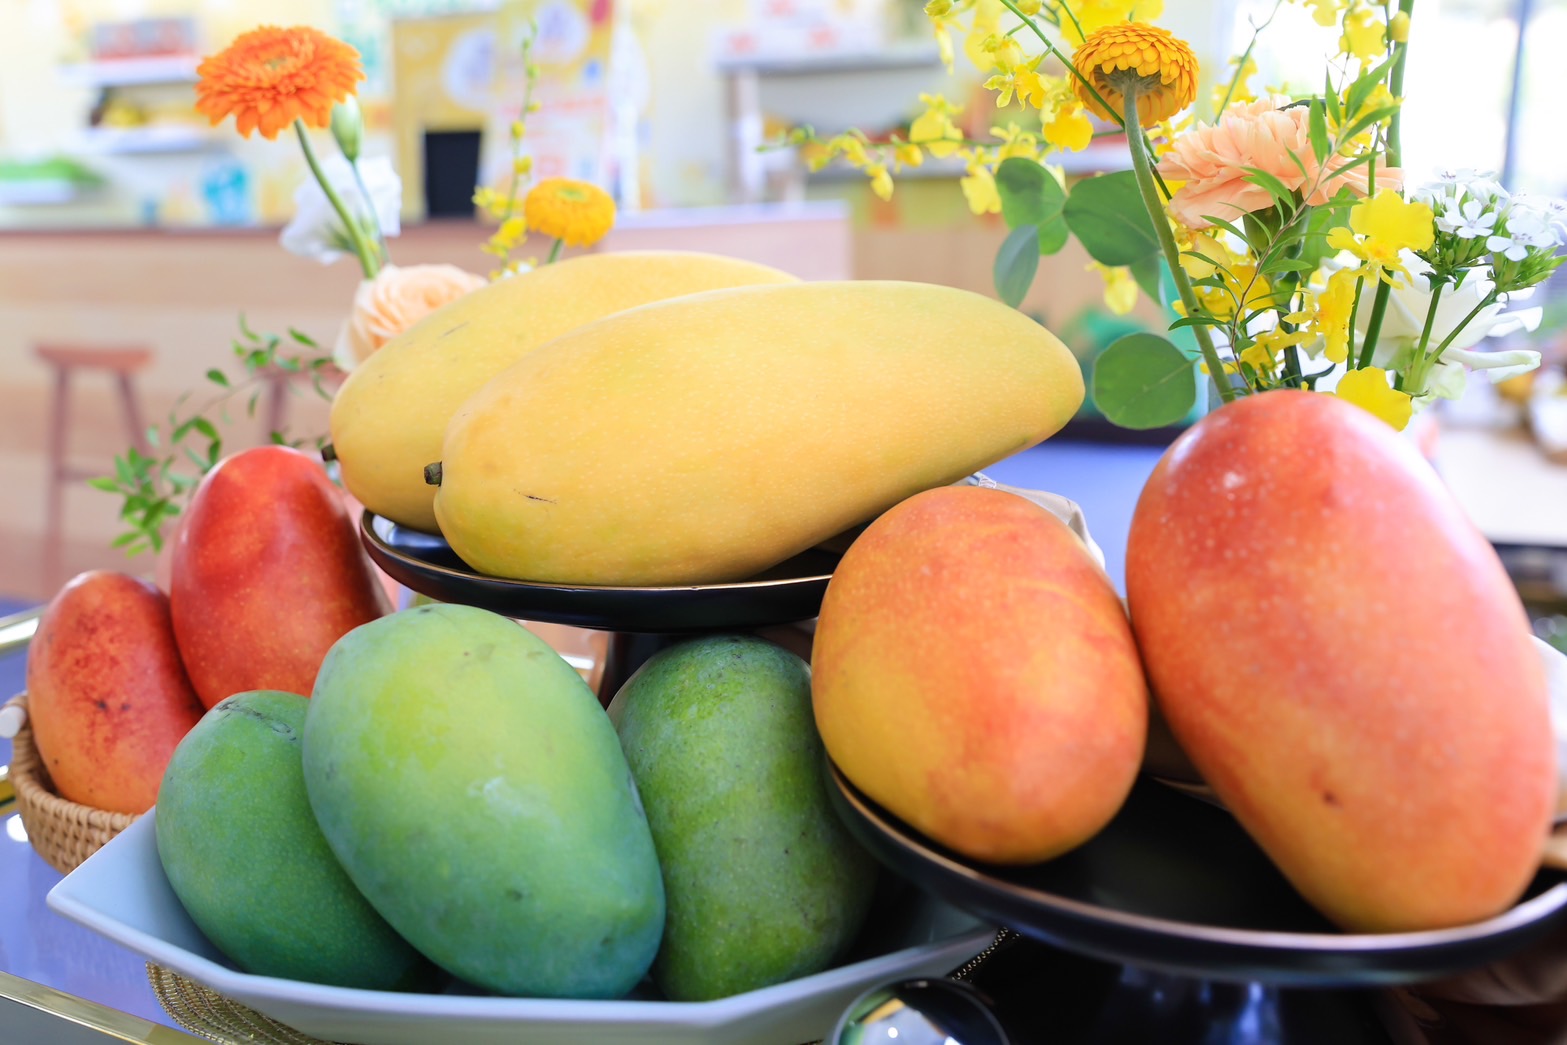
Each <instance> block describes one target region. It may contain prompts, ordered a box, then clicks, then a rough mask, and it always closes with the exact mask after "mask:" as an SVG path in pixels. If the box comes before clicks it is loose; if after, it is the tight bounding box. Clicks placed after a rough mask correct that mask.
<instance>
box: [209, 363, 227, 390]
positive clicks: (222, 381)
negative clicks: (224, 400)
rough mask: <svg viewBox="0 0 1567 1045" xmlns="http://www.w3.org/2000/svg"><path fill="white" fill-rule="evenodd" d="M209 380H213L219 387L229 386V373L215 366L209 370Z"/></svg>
mask: <svg viewBox="0 0 1567 1045" xmlns="http://www.w3.org/2000/svg"><path fill="white" fill-rule="evenodd" d="M207 380H208V381H211V382H212V383H213V384H215V385H217V386H218V387H219V388H227V387H228V386H229V379H228V375H227V374H225V373H224V372H223V371H221V370H219V369H218V368H217V367H213V368H212V369H211V370H208V371H207Z"/></svg>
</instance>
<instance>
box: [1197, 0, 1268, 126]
mask: <svg viewBox="0 0 1567 1045" xmlns="http://www.w3.org/2000/svg"><path fill="white" fill-rule="evenodd" d="M1283 6H1284V0H1278V2H1277V3H1275V4H1274V5H1273V13H1272V14H1270V15H1268V20H1267V21H1266V22H1263V23H1262V24H1261V25H1256V24H1253V25H1252V28H1251V41H1250V42H1249V43H1248V44H1247V45H1246V50H1244V51H1242V52H1241V60H1240V61H1239V62H1237V63H1235V75H1234V76H1231V77H1230V85H1229V86H1228V87H1226V88H1225V89H1224V100H1223V101H1222V102H1220V103H1219V111H1218V112H1217V113H1215V114H1214V118H1215V119H1217V118H1218V117H1219V116H1220V115H1221V114H1222V113H1223V112H1224V110H1225V109H1228V108H1229V107H1230V99H1231V98H1233V97H1235V88H1237V87H1239V86H1240V83H1241V73H1242V72H1244V71H1245V69H1246V62H1247V61H1248V60H1249V59H1250V58H1251V52H1252V51H1253V50H1255V49H1256V47H1257V40H1258V39H1259V38H1260V37H1261V36H1262V31H1263V30H1264V29H1266V28H1268V26H1270V25H1272V24H1273V20H1274V19H1275V18H1277V17H1278V14H1279V8H1281V7H1283Z"/></svg>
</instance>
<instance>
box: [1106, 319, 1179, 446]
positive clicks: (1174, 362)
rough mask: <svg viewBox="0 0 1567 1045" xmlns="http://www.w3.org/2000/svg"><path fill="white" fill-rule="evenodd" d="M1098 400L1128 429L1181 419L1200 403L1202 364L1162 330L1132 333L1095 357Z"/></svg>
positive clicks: (1112, 418) (1114, 420)
mask: <svg viewBox="0 0 1567 1045" xmlns="http://www.w3.org/2000/svg"><path fill="white" fill-rule="evenodd" d="M1090 384H1091V387H1092V390H1093V397H1094V405H1095V406H1096V407H1097V408H1098V409H1099V412H1100V413H1102V414H1104V416H1105V418H1106V419H1107V420H1109V421H1110V422H1111V423H1112V424H1116V425H1119V426H1121V427H1122V428H1134V429H1146V428H1163V427H1166V426H1168V425H1173V424H1177V423H1179V422H1180V421H1181V420H1182V419H1184V418H1185V417H1186V416H1187V415H1188V414H1190V413H1191V410H1192V407H1193V405H1194V404H1195V403H1196V402H1197V366H1196V363H1194V362H1193V361H1192V360H1191V359H1189V358H1188V357H1187V356H1186V354H1185V353H1184V352H1182V351H1181V350H1180V349H1179V348H1177V347H1176V346H1175V345H1174V344H1173V343H1171V342H1170V341H1169V340H1168V339H1166V338H1163V337H1160V336H1159V335H1158V334H1149V333H1142V334H1128V335H1126V336H1125V337H1122V338H1118V339H1116V340H1115V341H1113V342H1111V343H1110V345H1109V346H1107V347H1106V348H1105V350H1104V351H1103V352H1100V353H1099V355H1098V356H1096V357H1095V358H1094V369H1093V376H1092V378H1091V382H1090Z"/></svg>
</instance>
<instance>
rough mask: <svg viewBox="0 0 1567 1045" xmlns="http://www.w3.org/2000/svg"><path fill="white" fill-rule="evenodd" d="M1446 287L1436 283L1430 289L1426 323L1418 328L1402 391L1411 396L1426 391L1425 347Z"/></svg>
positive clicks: (1429, 339)
mask: <svg viewBox="0 0 1567 1045" xmlns="http://www.w3.org/2000/svg"><path fill="white" fill-rule="evenodd" d="M1446 286H1447V284H1446V283H1438V284H1437V285H1436V286H1434V287H1432V288H1431V301H1430V303H1429V304H1427V305H1426V321H1425V324H1424V325H1423V326H1422V327H1421V328H1420V340H1419V342H1417V343H1416V345H1415V358H1414V359H1413V360H1411V361H1410V373H1409V381H1408V383H1407V384H1406V385H1405V386H1404V391H1406V392H1408V393H1409V394H1410V395H1412V396H1417V395H1420V394H1421V393H1422V392H1424V391H1425V390H1426V372H1427V370H1429V367H1428V366H1427V363H1428V360H1427V359H1426V346H1427V345H1429V344H1430V343H1431V328H1432V327H1433V326H1434V325H1435V324H1436V307H1437V305H1438V304H1440V303H1441V301H1442V290H1443V289H1444V288H1445V287H1446ZM1431 358H1432V359H1435V358H1436V357H1435V356H1432V357H1431Z"/></svg>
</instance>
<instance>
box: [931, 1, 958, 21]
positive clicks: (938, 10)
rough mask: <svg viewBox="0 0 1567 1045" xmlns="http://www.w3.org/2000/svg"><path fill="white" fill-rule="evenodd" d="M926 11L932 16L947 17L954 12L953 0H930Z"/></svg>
mask: <svg viewBox="0 0 1567 1045" xmlns="http://www.w3.org/2000/svg"><path fill="white" fill-rule="evenodd" d="M925 13H926V14H927V15H929V16H930V17H932V18H945V17H946V16H947V15H949V14H951V13H952V0H929V3H927V4H926V5H925Z"/></svg>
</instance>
